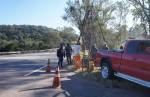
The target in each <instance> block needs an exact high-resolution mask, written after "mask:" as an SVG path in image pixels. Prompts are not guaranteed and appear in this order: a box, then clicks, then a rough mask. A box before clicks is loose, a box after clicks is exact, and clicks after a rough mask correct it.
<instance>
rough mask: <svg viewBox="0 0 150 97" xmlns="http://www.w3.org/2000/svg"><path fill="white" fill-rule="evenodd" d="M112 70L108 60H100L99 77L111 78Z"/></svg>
mask: <svg viewBox="0 0 150 97" xmlns="http://www.w3.org/2000/svg"><path fill="white" fill-rule="evenodd" d="M113 75H114V73H113V70H112V68H111V65H110V63H109V62H102V64H101V77H102V78H103V79H112V78H113Z"/></svg>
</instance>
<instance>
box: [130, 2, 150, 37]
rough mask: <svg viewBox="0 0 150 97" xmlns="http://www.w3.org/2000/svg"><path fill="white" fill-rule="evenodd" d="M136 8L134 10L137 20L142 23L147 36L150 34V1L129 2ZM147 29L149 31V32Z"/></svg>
mask: <svg viewBox="0 0 150 97" xmlns="http://www.w3.org/2000/svg"><path fill="white" fill-rule="evenodd" d="M128 1H129V2H130V4H132V5H133V6H134V9H133V10H132V12H133V15H134V17H135V19H137V20H139V19H140V22H141V25H142V26H143V28H144V30H145V34H146V35H147V36H148V35H149V34H150V0H128ZM147 28H148V29H149V30H147Z"/></svg>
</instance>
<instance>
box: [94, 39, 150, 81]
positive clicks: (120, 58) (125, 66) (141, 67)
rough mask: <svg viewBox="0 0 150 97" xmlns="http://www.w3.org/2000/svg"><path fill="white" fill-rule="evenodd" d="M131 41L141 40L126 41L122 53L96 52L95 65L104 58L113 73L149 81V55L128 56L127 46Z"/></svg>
mask: <svg viewBox="0 0 150 97" xmlns="http://www.w3.org/2000/svg"><path fill="white" fill-rule="evenodd" d="M132 41H135V42H139V41H140V42H141V41H142V40H128V41H127V42H126V44H125V47H124V51H123V52H115V51H103V50H101V51H98V52H97V55H96V63H97V64H101V61H102V59H104V58H106V59H109V61H110V62H111V65H112V69H113V70H114V71H116V72H120V73H123V74H127V75H130V76H133V77H136V78H139V79H141V80H145V81H150V54H138V53H137V54H136V53H135V54H128V53H127V45H128V43H130V42H132ZM148 41H150V40H148Z"/></svg>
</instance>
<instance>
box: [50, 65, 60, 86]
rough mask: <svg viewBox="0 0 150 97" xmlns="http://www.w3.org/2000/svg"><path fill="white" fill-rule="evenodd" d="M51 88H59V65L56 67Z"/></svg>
mask: <svg viewBox="0 0 150 97" xmlns="http://www.w3.org/2000/svg"><path fill="white" fill-rule="evenodd" d="M52 88H61V83H60V71H59V66H58V67H57V69H56V74H55V77H54V80H53V85H52Z"/></svg>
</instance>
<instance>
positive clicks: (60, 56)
mask: <svg viewBox="0 0 150 97" xmlns="http://www.w3.org/2000/svg"><path fill="white" fill-rule="evenodd" d="M57 57H58V66H59V67H63V57H65V51H64V49H63V45H62V44H61V45H60V47H59V49H57Z"/></svg>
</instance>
